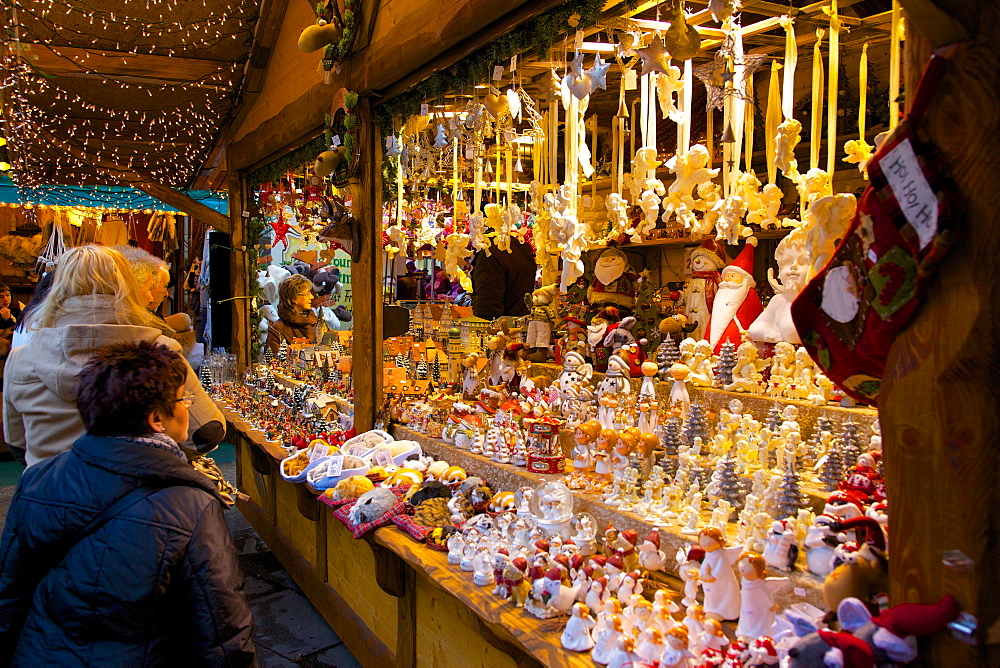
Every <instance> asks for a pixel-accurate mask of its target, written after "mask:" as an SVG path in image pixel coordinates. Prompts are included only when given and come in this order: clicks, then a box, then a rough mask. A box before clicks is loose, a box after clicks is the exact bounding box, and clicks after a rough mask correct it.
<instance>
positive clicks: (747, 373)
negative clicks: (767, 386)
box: [723, 341, 767, 394]
mask: <svg viewBox="0 0 1000 668" xmlns="http://www.w3.org/2000/svg"><path fill="white" fill-rule="evenodd" d="M766 366H767V361H766V360H762V359H760V355H759V354H758V353H757V347H756V346H755V345H754V344H753V342H752V341H746V342H744V343H741V344H740V346H739V347H738V348H737V349H736V366H735V367H734V368H733V382H732V383H730V384H729V385H726V386H725V387H724V388H723V389H724V390H726V391H727V392H749V393H750V394H760V392H761V390H762V389H763V386H762V383H763V379H764V376H763V375H762V374H761V373H760V372H761V369H763V368H764V367H766Z"/></svg>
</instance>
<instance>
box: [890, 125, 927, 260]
mask: <svg viewBox="0 0 1000 668" xmlns="http://www.w3.org/2000/svg"><path fill="white" fill-rule="evenodd" d="M879 166H880V167H881V168H882V173H883V174H885V178H886V180H887V181H888V182H889V187H890V188H892V192H893V194H894V195H895V196H896V201H897V202H899V208H900V210H901V211H902V212H903V215H904V216H906V221H907V222H908V223H909V224H910V225H912V226H913V229H914V230H916V232H917V236H918V237H919V238H920V249H921V250H923V249H924V248H925V247H926V246H927V244H929V243H930V242H931V241H932V240H933V239H934V235H935V234H937V229H938V201H937V197H935V196H934V191H933V190H931V186H930V184H929V183H927V179H926V178H924V173H923V172H922V171H921V170H920V161H919V160H917V154H916V153H914V151H913V145H912V144H911V143H910V140H909V139H904V140H903V141H901V142H899V144H897V145H896V146H895V147H894V148H893V149H892V150H891V151H889V152H888V153H886V154H885V157H883V158H882V159H881V160H879Z"/></svg>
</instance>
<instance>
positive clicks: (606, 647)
mask: <svg viewBox="0 0 1000 668" xmlns="http://www.w3.org/2000/svg"><path fill="white" fill-rule="evenodd" d="M605 624H606V626H605V627H604V628H603V629H601V631H600V632H599V633H598V634H597V637H596V638H594V648H593V649H592V650H591V651H590V657H591V658H592V659H593V660H594V662H595V663H599V664H601V665H602V666H606V665H608V661H610V660H611V658H612V655H613V654H614V652H615V649H616V648H617V647H618V638H619V637H622V634H623V633H625V629H624V628H622V618H621V616H620V615H608V616H607V617H606V618H605Z"/></svg>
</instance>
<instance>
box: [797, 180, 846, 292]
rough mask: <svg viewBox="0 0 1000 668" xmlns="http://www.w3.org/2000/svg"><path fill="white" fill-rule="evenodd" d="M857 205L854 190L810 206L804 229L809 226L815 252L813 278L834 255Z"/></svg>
mask: <svg viewBox="0 0 1000 668" xmlns="http://www.w3.org/2000/svg"><path fill="white" fill-rule="evenodd" d="M811 171H812V170H810V172H811ZM855 209H857V199H856V198H855V197H854V195H853V194H851V193H839V194H837V195H828V196H826V197H820V198H819V199H817V200H816V201H814V202H813V203H812V205H811V206H810V207H809V211H808V212H807V213H806V216H805V217H806V221H805V222H804V224H803V229H805V230H806V246H807V247H808V248H809V251H810V253H811V255H812V268H811V271H810V278H811V277H812V276H815V275H816V274H817V273H819V272H820V270H822V269H823V267H824V266H826V263H827V262H828V261H829V260H830V258H831V257H833V252H834V251H835V250H836V248H837V241H838V240H839V239H842V238H843V237H844V233H845V232H846V231H847V227H848V225H850V223H851V219H852V218H854V211H855Z"/></svg>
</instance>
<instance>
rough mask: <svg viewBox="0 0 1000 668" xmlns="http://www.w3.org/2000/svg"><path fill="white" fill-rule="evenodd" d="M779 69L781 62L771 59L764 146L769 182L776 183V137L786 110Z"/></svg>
mask: <svg viewBox="0 0 1000 668" xmlns="http://www.w3.org/2000/svg"><path fill="white" fill-rule="evenodd" d="M779 69H781V63H779V62H778V61H776V60H775V61H771V82H770V84H769V85H768V87H767V117H766V118H765V119H764V147H765V152H766V153H767V182H768V183H774V182H775V180H776V179H777V178H778V166H777V165H776V164H775V162H774V161H775V158H776V157H777V148H776V146H775V141H774V139H775V137H777V136H778V126H779V125H781V116H782V113H783V111H784V100H783V99H782V97H781V88H780V85H779V83H778V70H779ZM786 75H787V71H786ZM786 81H787V79H786Z"/></svg>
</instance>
